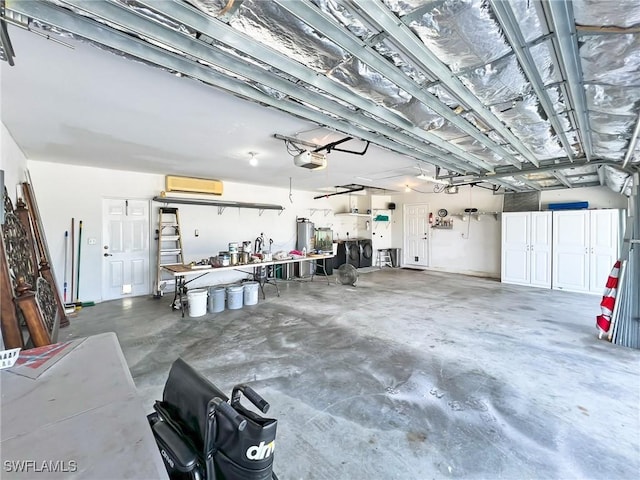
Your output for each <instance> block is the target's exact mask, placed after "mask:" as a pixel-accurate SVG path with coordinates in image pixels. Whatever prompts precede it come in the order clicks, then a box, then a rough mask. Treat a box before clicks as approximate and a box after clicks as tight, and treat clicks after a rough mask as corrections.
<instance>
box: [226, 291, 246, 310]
mask: <svg viewBox="0 0 640 480" xmlns="http://www.w3.org/2000/svg"><path fill="white" fill-rule="evenodd" d="M243 290H244V287H243V286H242V285H231V286H229V287H227V308H228V309H229V310H237V309H239V308H242V292H243Z"/></svg>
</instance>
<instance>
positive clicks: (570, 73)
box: [542, 1, 593, 161]
mask: <svg viewBox="0 0 640 480" xmlns="http://www.w3.org/2000/svg"><path fill="white" fill-rule="evenodd" d="M542 9H543V11H544V12H545V15H546V16H547V18H548V19H549V20H550V22H551V25H550V27H551V30H552V31H553V32H555V37H554V38H553V39H552V41H553V43H554V45H555V46H556V51H557V52H559V57H560V63H561V65H560V66H561V68H562V70H563V71H564V73H565V78H566V80H567V88H568V90H569V96H570V98H571V103H572V105H573V110H574V111H575V113H576V116H577V120H578V131H579V132H580V136H581V137H582V143H583V147H584V148H583V149H584V153H585V155H586V157H587V160H588V161H591V159H592V157H593V144H592V141H591V128H590V126H589V118H588V116H587V100H586V96H585V93H584V85H583V82H582V78H583V77H582V67H581V64H580V54H579V52H578V41H577V34H576V24H575V19H574V17H573V6H572V4H571V2H565V1H549V2H542Z"/></svg>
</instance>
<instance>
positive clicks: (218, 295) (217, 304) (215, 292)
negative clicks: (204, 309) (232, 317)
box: [209, 287, 225, 313]
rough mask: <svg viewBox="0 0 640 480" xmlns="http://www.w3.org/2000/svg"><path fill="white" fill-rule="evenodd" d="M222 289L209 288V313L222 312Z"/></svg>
mask: <svg viewBox="0 0 640 480" xmlns="http://www.w3.org/2000/svg"><path fill="white" fill-rule="evenodd" d="M224 293H225V288H224V287H209V313H218V312H223V311H224Z"/></svg>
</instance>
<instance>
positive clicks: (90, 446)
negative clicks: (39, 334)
mask: <svg viewBox="0 0 640 480" xmlns="http://www.w3.org/2000/svg"><path fill="white" fill-rule="evenodd" d="M0 384H1V387H2V403H1V404H0V411H1V419H0V420H1V423H2V430H1V431H0V432H1V433H0V435H1V436H0V448H1V449H2V471H1V473H0V477H2V478H3V479H4V478H60V479H63V478H64V479H81V478H82V479H98V478H156V479H168V475H167V472H166V469H165V467H164V464H163V462H162V458H161V457H160V451H159V449H158V447H157V445H156V442H155V440H154V438H153V433H152V432H151V428H150V427H149V423H148V421H147V416H146V414H147V412H145V410H144V408H143V406H142V402H141V400H140V398H139V396H138V393H137V392H136V388H135V385H134V383H133V379H132V378H131V374H130V373H129V368H128V367H127V364H126V362H125V359H124V355H123V354H122V350H121V349H120V344H119V343H118V339H117V338H116V335H115V333H103V334H100V335H94V336H91V337H88V338H82V339H76V340H71V341H68V342H61V343H58V344H54V345H49V346H46V347H40V348H36V349H32V350H23V351H22V352H21V353H20V357H19V358H18V360H17V362H16V364H15V365H14V366H13V367H11V368H9V369H5V370H0Z"/></svg>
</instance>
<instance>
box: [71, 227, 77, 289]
mask: <svg viewBox="0 0 640 480" xmlns="http://www.w3.org/2000/svg"><path fill="white" fill-rule="evenodd" d="M75 264H76V219H75V218H73V217H71V300H72V301H73V292H75V289H74V286H75V280H74V279H75V277H76V270H75Z"/></svg>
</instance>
